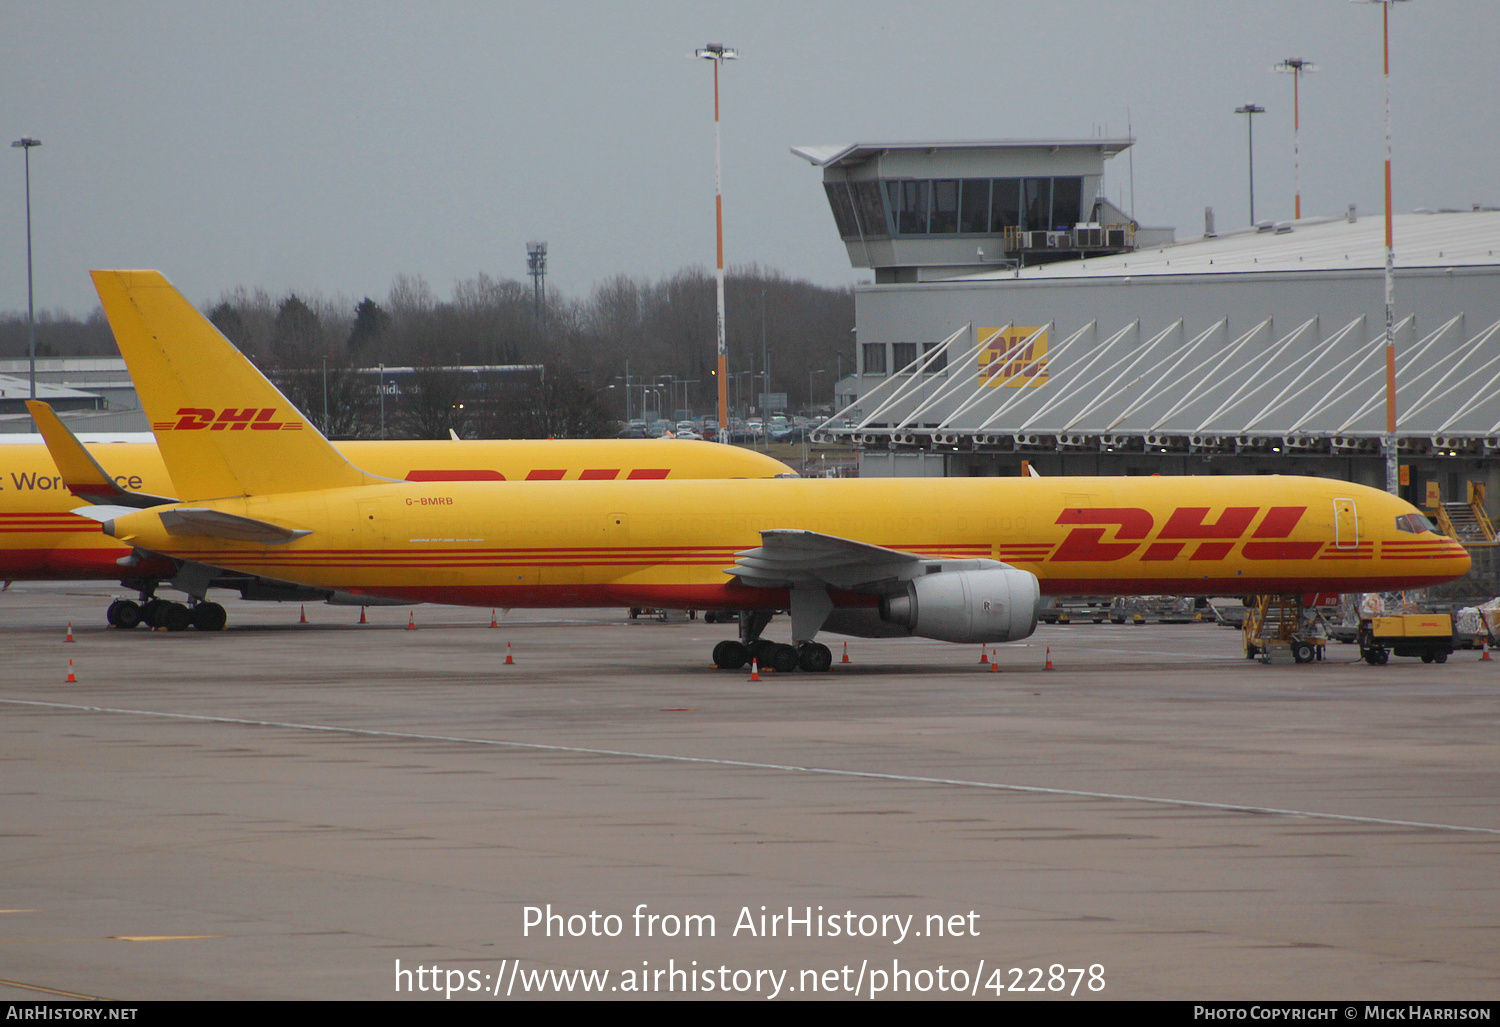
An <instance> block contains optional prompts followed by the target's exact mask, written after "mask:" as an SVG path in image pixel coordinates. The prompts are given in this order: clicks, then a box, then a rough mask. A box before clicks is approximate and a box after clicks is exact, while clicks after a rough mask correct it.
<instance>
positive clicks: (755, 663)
mask: <svg viewBox="0 0 1500 1027" xmlns="http://www.w3.org/2000/svg"><path fill="white" fill-rule="evenodd" d="M68 662H69V663H72V662H73V661H72V660H69V661H68ZM750 680H751V681H759V680H760V661H759V660H751V661H750Z"/></svg>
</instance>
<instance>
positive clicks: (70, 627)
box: [63, 621, 73, 642]
mask: <svg viewBox="0 0 1500 1027" xmlns="http://www.w3.org/2000/svg"><path fill="white" fill-rule="evenodd" d="M63 641H64V642H71V641H73V622H72V621H68V637H67V638H65V639H63Z"/></svg>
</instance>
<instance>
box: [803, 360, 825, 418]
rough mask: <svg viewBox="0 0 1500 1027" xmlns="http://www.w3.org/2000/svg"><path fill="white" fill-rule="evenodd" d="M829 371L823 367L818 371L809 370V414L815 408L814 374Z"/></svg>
mask: <svg viewBox="0 0 1500 1027" xmlns="http://www.w3.org/2000/svg"><path fill="white" fill-rule="evenodd" d="M827 373H828V371H827V370H826V369H824V368H821V367H820V368H818V369H817V370H816V371H813V370H809V371H808V372H807V412H808V413H809V414H810V413H812V408H813V375H815V374H827Z"/></svg>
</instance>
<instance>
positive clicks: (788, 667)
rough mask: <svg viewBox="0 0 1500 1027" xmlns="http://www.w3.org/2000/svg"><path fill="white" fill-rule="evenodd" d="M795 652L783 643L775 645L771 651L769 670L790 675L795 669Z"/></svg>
mask: <svg viewBox="0 0 1500 1027" xmlns="http://www.w3.org/2000/svg"><path fill="white" fill-rule="evenodd" d="M797 662H798V661H797V650H796V649H795V648H793V647H792V646H789V645H786V644H784V643H776V648H775V649H773V650H772V651H771V669H772V670H774V671H775V672H776V673H778V674H790V673H792V671H794V670H796V669H797Z"/></svg>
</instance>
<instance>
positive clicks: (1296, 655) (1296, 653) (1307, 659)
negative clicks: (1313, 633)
mask: <svg viewBox="0 0 1500 1027" xmlns="http://www.w3.org/2000/svg"><path fill="white" fill-rule="evenodd" d="M1292 659H1294V660H1296V661H1297V662H1298V663H1311V662H1312V661H1313V647H1312V646H1311V645H1309V644H1308V643H1306V642H1297V643H1296V644H1294V645H1293V646H1292Z"/></svg>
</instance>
